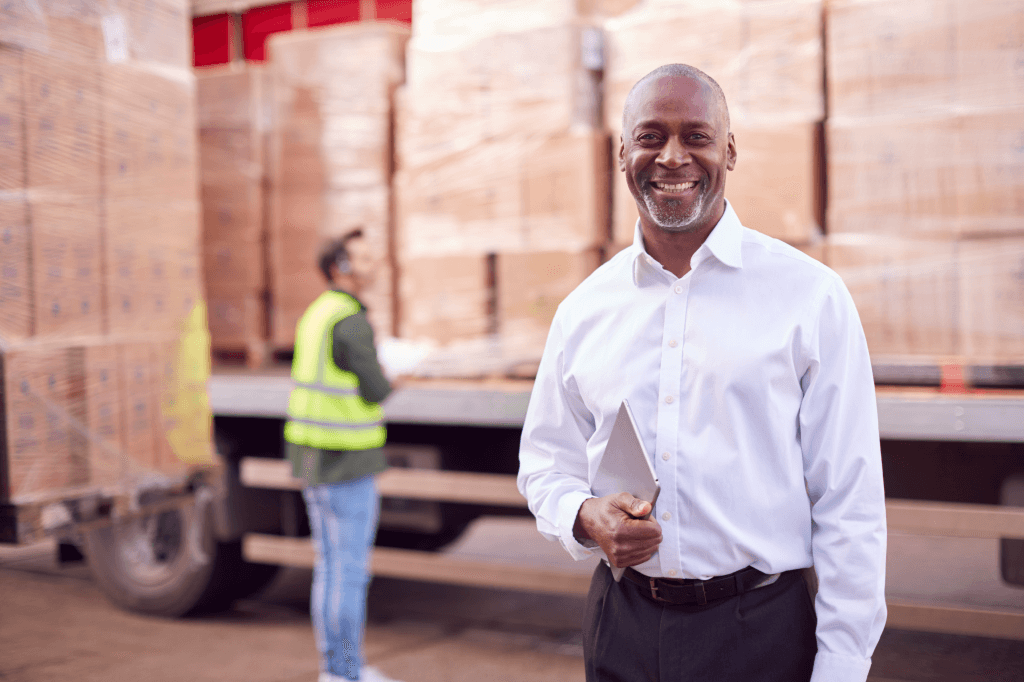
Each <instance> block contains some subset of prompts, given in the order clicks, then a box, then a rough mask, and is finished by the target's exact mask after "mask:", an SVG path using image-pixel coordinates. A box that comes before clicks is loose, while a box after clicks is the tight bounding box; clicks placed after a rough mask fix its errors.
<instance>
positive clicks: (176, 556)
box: [84, 488, 236, 617]
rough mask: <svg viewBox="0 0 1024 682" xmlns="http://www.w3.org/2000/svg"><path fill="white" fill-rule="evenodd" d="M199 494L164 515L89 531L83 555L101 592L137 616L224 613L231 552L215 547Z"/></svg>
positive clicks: (228, 594) (228, 596)
mask: <svg viewBox="0 0 1024 682" xmlns="http://www.w3.org/2000/svg"><path fill="white" fill-rule="evenodd" d="M208 501H209V494H208V493H207V491H206V490H205V489H203V488H200V489H199V491H198V492H197V493H196V494H195V495H194V496H193V498H192V502H191V503H187V504H184V505H183V506H181V507H178V508H175V509H171V510H168V511H160V512H156V513H153V514H149V515H146V516H141V517H136V518H131V519H126V520H123V521H118V522H115V523H113V524H111V525H108V526H103V527H99V528H95V529H92V530H89V531H87V532H86V533H85V535H84V547H85V554H86V557H87V558H88V562H89V568H90V571H91V573H92V575H93V577H94V579H95V580H96V584H97V585H98V586H99V588H100V590H101V591H102V592H103V593H104V594H106V596H107V597H108V598H109V599H110V600H111V601H112V602H114V603H115V604H117V605H119V606H121V607H123V608H125V609H128V610H130V611H136V612H139V613H145V614H149V615H155V616H167V617H177V616H183V615H186V614H193V613H197V612H203V611H210V610H217V609H222V608H226V607H227V606H229V605H230V604H231V602H232V601H233V600H234V599H235V596H236V595H235V594H232V593H231V591H230V590H228V589H225V587H226V586H227V584H229V583H230V582H231V580H230V570H231V567H230V566H229V564H232V563H234V562H232V561H231V557H230V550H225V548H224V547H223V546H222V545H221V544H220V543H218V542H216V540H215V538H214V535H213V527H212V523H211V521H210V516H209V504H208Z"/></svg>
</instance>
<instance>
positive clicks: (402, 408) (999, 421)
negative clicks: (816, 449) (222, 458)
mask: <svg viewBox="0 0 1024 682" xmlns="http://www.w3.org/2000/svg"><path fill="white" fill-rule="evenodd" d="M531 387H532V382H530V381H512V380H509V381H502V380H496V381H417V382H412V383H408V384H406V385H404V386H402V387H401V388H399V389H398V390H396V391H395V393H394V394H392V396H391V397H390V398H389V399H388V400H387V402H386V403H385V405H384V407H385V412H386V414H387V417H388V421H389V422H392V423H411V424H434V425H449V426H490V427H521V426H522V424H523V419H524V417H525V415H526V407H527V404H528V402H529V397H530V389H531ZM209 388H210V391H209V393H210V401H211V406H212V408H213V412H214V414H216V415H224V416H244V417H265V418H278V419H281V418H284V417H285V416H286V411H287V404H288V396H289V393H290V391H291V379H290V378H289V377H288V376H287V374H285V373H283V372H282V373H279V374H269V375H268V374H258V375H256V374H245V373H218V374H215V375H214V376H213V377H211V379H210V384H209ZM876 395H877V402H878V416H879V428H880V433H881V437H882V438H883V439H899V440H931V441H985V442H1011V443H1014V442H1015V443H1022V442H1024V391H1012V390H1011V391H1006V390H1003V391H999V390H993V391H967V390H960V391H954V392H949V391H945V390H943V389H942V388H921V387H895V386H880V387H878V388H877V393H876ZM240 475H241V479H242V484H243V485H245V486H249V487H253V488H272V489H281V490H298V489H300V488H301V486H302V482H301V481H300V480H298V479H294V478H292V476H291V471H290V467H289V466H288V464H287V463H286V462H285V461H283V460H273V459H265V458H244V459H243V460H242V461H241V468H240ZM379 487H380V490H381V494H382V495H384V496H386V497H394V498H404V499H418V500H433V501H443V502H456V503H465V504H487V505H503V506H509V507H525V506H526V502H525V500H523V498H522V497H521V496H520V495H519V492H518V490H517V489H516V486H515V477H514V476H510V475H507V474H506V475H502V474H479V473H467V472H458V471H437V470H422V469H421V470H415V469H394V468H393V469H389V470H388V471H387V472H385V473H384V474H381V476H380V478H379ZM886 511H887V515H888V524H889V529H890V530H894V531H903V532H907V533H912V534H917V535H939V536H956V537H974V538H1001V537H1015V538H1024V509H1017V508H1010V507H1001V506H997V505H981V504H959V503H941V502H921V501H911V500H896V499H890V500H888V501H887V503H886ZM243 552H244V556H245V557H246V559H247V560H250V561H254V562H264V563H276V564H284V565H293V566H302V567H310V566H312V564H313V558H314V556H313V548H312V544H311V543H310V541H309V540H308V539H306V538H294V537H282V536H274V535H266V534H257V533H250V534H247V535H246V536H245V537H244V538H243ZM567 565H568V564H567ZM372 571H373V573H374V574H375V575H380V576H389V577H396V578H407V579H415V580H428V581H433V582H443V583H456V584H463V585H475V586H491V587H502V588H504V589H520V590H527V591H536V592H549V593H559V594H570V595H583V594H585V593H586V589H587V584H588V581H586V580H581V577H580V574H579V572H578V571H572V570H568V569H562V570H560V569H554V568H551V567H549V566H544V567H537V566H524V565H514V564H501V563H495V562H484V561H475V560H467V559H464V558H458V557H450V556H445V555H444V554H443V553H431V552H421V551H414V550H403V549H393V548H384V547H378V548H375V550H374V553H373V559H372ZM888 625H889V626H891V627H896V628H906V629H913V630H922V631H931V632H944V633H952V634H962V635H975V636H985V637H1000V638H1009V639H1021V640H1024V609H1022V610H1021V611H1019V612H1017V611H1001V610H994V609H982V608H954V607H950V606H946V605H939V604H924V603H912V602H906V601H899V600H890V602H889V618H888Z"/></svg>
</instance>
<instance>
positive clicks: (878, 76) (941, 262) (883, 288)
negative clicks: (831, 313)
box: [826, 0, 1024, 365]
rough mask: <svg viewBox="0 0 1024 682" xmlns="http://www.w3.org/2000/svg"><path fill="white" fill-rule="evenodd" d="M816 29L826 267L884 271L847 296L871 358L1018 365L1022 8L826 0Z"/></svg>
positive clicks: (1023, 342)
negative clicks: (820, 38)
mask: <svg viewBox="0 0 1024 682" xmlns="http://www.w3.org/2000/svg"><path fill="white" fill-rule="evenodd" d="M826 26H827V40H826V44H827V46H828V50H827V55H826V57H827V71H828V75H829V78H828V94H829V116H830V118H829V121H828V124H827V131H826V132H827V149H828V185H829V187H828V227H829V232H830V234H829V237H828V240H829V249H828V256H827V262H828V264H829V265H831V266H832V267H834V268H835V269H836V270H837V271H839V272H840V273H841V274H843V275H844V277H847V276H848V275H850V274H851V270H850V269H849V266H850V260H849V259H850V254H851V252H853V251H858V252H859V253H860V256H859V257H860V258H862V259H865V262H868V261H870V262H873V263H875V264H878V263H881V262H883V261H884V262H885V263H886V266H885V268H884V269H883V270H882V271H881V272H880V273H876V274H879V275H884V276H878V277H876V278H874V279H873V280H872V279H871V278H870V277H866V276H864V277H858V279H857V280H856V282H857V284H856V286H851V292H852V293H853V294H854V298H855V300H857V303H858V308H859V309H860V311H861V315H862V317H864V318H865V327H866V330H867V331H868V344H869V348H870V349H871V352H872V354H873V355H874V356H876V357H878V356H889V355H893V354H895V355H913V356H917V357H918V358H920V357H927V358H934V357H936V356H950V355H952V356H955V357H956V358H957V359H958V361H960V362H964V363H967V364H995V365H999V364H1020V363H1021V362H1022V359H1024V327H1022V322H1021V320H1022V317H1021V305H1020V296H1019V291H1020V282H1021V275H1020V272H1021V262H1022V261H1021V253H1020V244H1019V240H1020V235H1022V234H1024V218H1022V215H1021V210H1020V207H1021V205H1022V202H1024V183H1022V180H1021V178H1022V177H1024V159H1022V158H1021V154H1020V149H1021V144H1020V142H1021V139H1022V135H1024V123H1022V122H1024V79H1022V78H1021V73H1020V68H1019V67H1020V64H1019V55H1020V53H1021V50H1022V49H1024V11H1022V8H1021V4H1020V3H1019V2H1009V1H1006V2H1004V1H1001V0H997V1H994V2H986V3H978V2H967V1H966V0H937V1H935V2H931V1H928V2H925V1H924V0H910V1H909V2H899V3H895V2H885V1H882V0H833V1H832V2H829V3H828V5H827V14H826ZM893 241H895V242H897V243H899V244H900V245H901V246H900V247H899V248H891V247H890V246H889V244H890V242H893ZM852 244H859V245H860V246H859V247H857V248H856V249H853V248H852V247H851V246H850V245H852ZM858 269H859V268H854V270H853V271H852V272H854V273H856V272H857V270H858ZM848 283H849V280H848ZM894 283H900V284H901V287H894ZM882 309H884V310H886V311H888V313H887V318H886V320H885V321H884V324H883V325H881V327H880V328H875V329H874V331H875V333H872V332H873V322H874V321H875V319H876V313H877V311H878V310H882ZM880 332H884V333H880Z"/></svg>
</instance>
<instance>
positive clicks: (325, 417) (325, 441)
mask: <svg viewBox="0 0 1024 682" xmlns="http://www.w3.org/2000/svg"><path fill="white" fill-rule="evenodd" d="M359 309H360V306H359V302H358V301H356V300H355V299H354V298H353V297H351V296H349V295H348V294H345V293H342V292H340V291H327V292H324V293H323V294H321V295H320V297H319V298H318V299H316V300H315V301H314V302H313V305H311V306H309V309H308V310H306V312H305V313H304V314H303V315H302V319H300V320H299V325H298V327H297V328H296V330H295V357H294V359H293V360H292V379H293V380H294V382H295V387H294V388H293V389H292V393H291V397H290V399H289V401H288V422H287V423H286V424H285V427H284V438H285V440H287V441H288V442H289V443H295V444H296V445H306V446H309V447H314V448H320V449H321V450H368V449H370V448H379V447H381V446H382V445H384V441H385V440H386V438H387V433H386V431H385V429H384V411H383V410H382V409H381V407H380V405H378V404H377V403H371V402H367V401H366V400H363V398H362V397H361V396H360V395H359V378H358V377H357V376H356V375H355V374H354V373H353V372H346V371H345V370H343V369H341V368H340V367H338V366H337V365H336V364H335V363H334V357H333V354H332V353H331V348H332V346H333V341H334V339H333V333H334V325H336V324H337V323H338V322H340V321H342V320H344V319H345V318H346V317H349V316H351V315H354V314H356V313H357V312H359Z"/></svg>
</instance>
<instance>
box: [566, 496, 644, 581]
mask: <svg viewBox="0 0 1024 682" xmlns="http://www.w3.org/2000/svg"><path fill="white" fill-rule="evenodd" d="M650 513H651V504H650V503H649V502H644V501H643V500H639V499H637V498H635V497H633V496H632V495H630V494H629V493H616V494H615V495H608V496H606V497H594V498H591V499H589V500H587V501H586V502H584V503H583V504H582V505H581V506H580V511H579V513H578V514H577V515H576V524H575V525H574V526H573V533H574V534H575V535H576V537H577V538H583V539H589V540H593V541H594V542H596V543H597V544H598V545H600V547H601V549H603V550H604V553H605V555H606V556H607V557H608V561H610V562H611V564H612V566H617V567H621V566H636V565H637V564H642V563H643V562H645V561H647V560H648V559H650V558H651V557H652V556H653V555H654V553H655V552H656V551H657V550H658V545H660V544H661V526H659V525H658V522H657V521H655V520H654V519H645V518H643V517H645V516H647V515H648V514H650Z"/></svg>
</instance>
